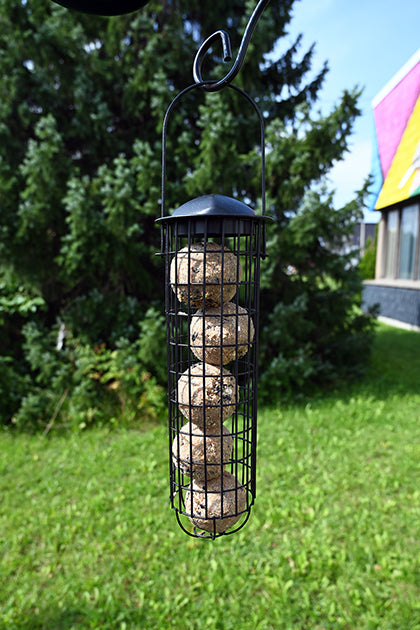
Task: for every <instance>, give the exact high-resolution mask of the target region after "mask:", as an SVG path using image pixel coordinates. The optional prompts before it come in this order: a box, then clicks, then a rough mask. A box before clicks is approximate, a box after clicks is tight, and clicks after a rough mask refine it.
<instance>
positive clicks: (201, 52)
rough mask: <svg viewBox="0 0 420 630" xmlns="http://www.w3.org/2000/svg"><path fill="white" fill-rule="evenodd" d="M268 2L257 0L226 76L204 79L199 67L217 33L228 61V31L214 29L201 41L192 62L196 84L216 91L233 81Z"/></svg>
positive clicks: (229, 55) (268, 0)
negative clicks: (217, 78) (226, 47)
mask: <svg viewBox="0 0 420 630" xmlns="http://www.w3.org/2000/svg"><path fill="white" fill-rule="evenodd" d="M269 2H270V0H259V2H258V4H257V6H256V7H255V9H254V11H253V13H252V15H251V17H250V19H249V21H248V24H247V26H246V29H245V31H244V34H243V37H242V41H241V45H240V47H239V51H238V55H237V57H236V60H235V62H234V64H233V66H232V68H231V69H230V70H229V72H228V73H227V74H226V76H225V77H223V78H222V79H220V80H219V81H204V80H203V78H202V75H201V68H202V65H203V60H204V58H205V56H206V54H207V52H208V51H209V48H210V47H211V44H212V42H213V41H214V40H215V39H216V38H217V37H218V36H219V35H220V36H221V37H222V45H223V54H224V61H230V59H231V53H230V38H229V35H228V33H226V31H216V32H215V33H213V35H210V37H208V38H207V39H206V40H205V42H203V43H202V44H201V46H200V48H199V49H198V52H197V54H196V56H195V59H194V64H193V76H194V81H195V83H196V84H197V85H199V84H200V87H202V88H203V89H204V90H207V91H208V92H217V91H218V90H221V89H222V88H224V87H225V86H226V85H227V84H228V83H230V82H231V81H233V79H234V78H235V77H236V75H237V74H238V72H239V70H240V69H241V68H242V64H243V62H244V60H245V55H246V51H247V50H248V46H249V42H250V41H251V37H252V34H253V32H254V30H255V27H256V25H257V23H258V21H259V19H260V17H261V15H262V14H263V12H264V10H265V8H266V7H267V5H268V3H269ZM222 34H223V35H222ZM226 38H227V39H226ZM225 45H228V46H229V54H228V56H227V57H226V55H225Z"/></svg>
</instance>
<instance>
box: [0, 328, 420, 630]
mask: <svg viewBox="0 0 420 630" xmlns="http://www.w3.org/2000/svg"><path fill="white" fill-rule="evenodd" d="M0 440H1V454H0V495H1V497H0V498H1V503H0V549H1V569H0V627H1V628H7V629H8V630H9V629H10V630H15V629H16V630H17V629H25V630H36V629H40V628H43V629H48V630H67V629H70V628H74V629H77V630H79V629H80V630H83V629H85V628H101V629H105V628H106V629H112V630H123V629H134V628H141V629H143V628H144V629H145V630H152V629H156V630H157V629H159V630H165V629H166V628H175V629H178V628H179V629H184V628H188V629H191V630H201V629H203V630H204V629H205V630H231V629H232V630H233V629H236V630H248V629H249V630H268V629H273V630H277V629H286V628H287V629H289V628H290V629H304V628H305V629H306V628H307V629H311V630H312V629H314V630H321V629H328V630H330V629H331V630H332V629H335V628H337V629H338V628H347V629H354V630H361V629H368V628H369V629H374V628H375V629H376V628H377V629H380V630H391V629H392V630H406V629H407V630H408V629H410V630H418V629H420V335H419V334H417V333H412V332H406V331H401V330H396V329H391V328H388V327H385V326H380V327H379V329H378V334H377V339H376V343H375V348H374V354H373V357H372V364H371V370H370V374H369V376H368V378H367V380H366V381H364V382H363V383H360V384H355V385H353V386H351V387H350V388H348V389H343V390H342V391H340V392H335V393H333V394H329V395H328V396H327V397H325V398H322V399H321V398H320V399H315V400H313V401H312V402H311V403H309V404H307V405H304V404H300V405H296V406H293V405H289V406H287V407H284V408H281V407H278V408H275V409H265V410H261V411H260V415H259V447H258V479H257V484H258V485H257V499H256V504H255V506H254V508H253V511H252V513H251V517H250V520H249V521H248V523H247V524H246V525H245V527H244V528H243V529H242V530H240V532H238V533H236V534H233V535H232V536H225V537H221V538H218V539H216V540H215V541H211V540H199V539H195V538H190V537H189V536H187V535H185V534H184V533H183V532H182V531H181V529H180V528H179V527H178V524H177V522H176V519H175V515H174V514H173V513H172V511H171V510H170V508H169V487H168V479H167V477H168V461H167V460H168V446H167V431H166V427H165V426H156V427H152V428H150V429H148V430H145V431H140V430H132V429H131V430H130V429H127V428H125V429H123V428H121V429H114V430H113V431H107V430H105V429H94V430H90V431H87V432H85V433H82V434H80V435H76V434H68V435H58V434H54V432H52V433H51V434H49V436H48V437H47V438H43V437H41V436H29V435H22V434H20V435H11V434H9V433H8V432H6V431H4V432H3V434H2V435H1V437H0Z"/></svg>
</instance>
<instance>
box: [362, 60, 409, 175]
mask: <svg viewBox="0 0 420 630" xmlns="http://www.w3.org/2000/svg"><path fill="white" fill-rule="evenodd" d="M419 94H420V63H418V64H417V65H415V66H414V67H413V68H412V69H411V70H410V71H409V72H408V73H407V74H406V75H405V77H403V78H402V79H401V81H400V82H399V83H398V84H397V85H396V86H395V87H394V88H393V89H392V90H391V91H390V92H389V93H388V94H387V95H386V96H385V97H384V98H383V99H382V101H381V102H380V103H378V105H377V106H376V107H375V109H374V112H373V113H374V117H375V126H376V134H377V139H378V149H379V158H380V161H381V169H382V175H383V177H384V179H385V178H386V176H387V175H388V171H389V168H390V166H391V162H392V160H393V157H394V155H395V152H396V150H397V148H398V145H399V143H400V140H401V137H402V135H403V133H404V129H405V128H406V126H407V122H408V119H409V118H410V115H411V113H412V111H413V107H414V105H415V103H416V101H417V98H418V96H419Z"/></svg>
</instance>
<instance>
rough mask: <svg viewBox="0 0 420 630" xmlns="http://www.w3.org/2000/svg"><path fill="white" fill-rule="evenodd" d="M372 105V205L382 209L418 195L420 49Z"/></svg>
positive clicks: (419, 159)
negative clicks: (373, 169)
mask: <svg viewBox="0 0 420 630" xmlns="http://www.w3.org/2000/svg"><path fill="white" fill-rule="evenodd" d="M372 105H373V114H374V121H375V133H376V147H375V148H376V154H374V157H373V163H374V164H375V162H376V164H375V166H376V168H375V171H376V174H375V173H374V174H375V177H374V179H375V181H374V188H375V199H376V203H375V202H374V203H373V204H372V206H373V207H374V208H375V209H376V210H379V209H382V208H386V207H387V206H390V205H393V204H395V203H398V202H400V201H404V200H405V199H408V198H409V197H411V196H413V195H416V194H419V186H420V170H419V169H420V49H419V50H418V51H417V52H416V53H415V55H413V57H412V58H411V59H410V60H409V61H408V62H407V64H405V66H404V67H403V68H402V69H401V70H400V72H398V73H397V74H396V75H395V77H393V79H391V81H390V82H389V83H388V84H387V85H386V86H385V87H384V89H383V90H381V92H380V93H379V94H378V96H377V97H376V98H375V99H374V101H373V103H372ZM372 209H373V208H372Z"/></svg>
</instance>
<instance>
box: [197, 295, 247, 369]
mask: <svg viewBox="0 0 420 630" xmlns="http://www.w3.org/2000/svg"><path fill="white" fill-rule="evenodd" d="M254 334H255V329H254V324H253V322H252V319H251V317H250V316H249V314H248V311H247V310H246V309H245V308H242V306H238V305H236V304H234V303H233V302H228V303H227V304H222V305H221V306H216V307H213V308H209V309H206V311H205V312H203V311H202V310H199V311H197V313H196V314H195V315H194V317H193V318H192V320H191V328H190V345H191V350H192V351H193V353H194V354H195V356H196V357H197V358H198V359H201V361H203V360H204V361H205V362H206V363H211V364H212V365H227V364H228V363H230V362H231V361H233V360H234V359H237V358H240V357H242V356H243V355H244V354H246V353H247V352H248V350H249V347H250V345H251V343H252V340H253V339H254ZM203 355H204V356H203Z"/></svg>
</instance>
